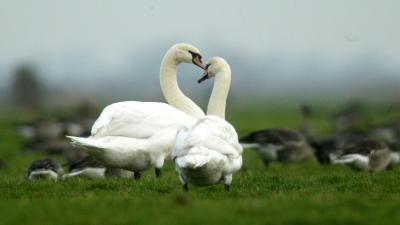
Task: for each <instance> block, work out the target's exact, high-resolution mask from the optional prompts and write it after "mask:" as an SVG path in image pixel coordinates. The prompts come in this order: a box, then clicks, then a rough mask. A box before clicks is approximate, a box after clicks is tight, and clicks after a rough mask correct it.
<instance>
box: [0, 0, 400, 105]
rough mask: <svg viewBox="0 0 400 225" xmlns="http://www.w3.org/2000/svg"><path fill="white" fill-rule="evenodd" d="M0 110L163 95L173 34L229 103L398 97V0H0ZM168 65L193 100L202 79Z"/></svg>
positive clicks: (206, 89)
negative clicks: (195, 51) (224, 72)
mask: <svg viewBox="0 0 400 225" xmlns="http://www.w3.org/2000/svg"><path fill="white" fill-rule="evenodd" d="M0 4H1V7H0V32H1V35H0V49H1V50H0V77H1V78H2V79H1V82H0V105H1V108H0V109H1V110H2V111H7V110H10V109H12V108H13V107H14V108H13V109H15V107H18V108H19V107H20V106H21V105H22V106H23V108H26V107H28V108H32V107H33V108H35V107H43V108H48V109H51V108H57V107H60V106H63V107H68V106H70V105H76V104H78V103H80V102H88V101H90V102H91V104H94V105H98V106H100V107H103V106H104V105H106V104H109V103H111V102H115V101H121V100H138V101H160V100H163V97H162V94H161V91H160V85H159V81H158V79H159V74H158V73H159V65H160V62H161V59H162V57H163V55H164V53H165V52H166V50H167V49H168V48H169V47H170V46H171V45H172V44H174V43H179V42H187V43H191V44H193V45H195V46H197V47H198V48H199V49H200V51H201V52H202V54H203V57H204V59H205V61H206V59H207V58H210V57H212V56H221V57H224V58H225V59H226V60H227V61H228V62H229V63H230V65H231V67H232V71H233V84H232V89H231V93H230V104H229V107H230V108H231V109H232V108H236V107H238V108H243V107H251V106H256V107H259V106H260V105H259V103H265V104H264V105H262V106H263V107H268V104H273V103H277V104H293V103H295V104H293V105H294V106H295V107H296V106H297V105H296V104H297V103H299V102H304V101H306V102H309V103H312V104H332V103H335V104H336V103H343V102H346V101H348V100H359V101H364V102H374V103H376V102H378V103H381V102H383V103H388V102H389V103H394V102H397V101H400V97H399V91H398V89H399V86H400V65H399V63H398V62H399V61H400V45H399V44H398V40H399V39H400V28H399V26H398V19H399V16H398V15H399V14H398V9H399V7H400V2H398V1H395V0H393V1H391V0H387V1H372V0H370V1H365V0H359V1H357V0H355V1H346V0H339V1H329V2H327V1H312V0H306V1H297V0H284V1H246V4H244V3H243V2H242V1H232V0H220V1H211V0H203V1H188V0H186V1H180V0H170V1H161V0H159V1H155V0H151V1H94V0H88V1H76V0H72V1H50V0H40V1H19V0H12V1H11V0H0ZM200 75H201V71H200V70H199V69H197V68H196V67H194V66H191V65H182V66H180V68H179V75H178V79H179V82H180V85H181V87H182V89H183V90H184V92H185V93H186V94H187V95H188V96H189V97H190V98H192V99H194V100H195V101H196V102H198V103H199V104H200V105H201V106H202V107H203V108H204V107H205V106H206V102H207V100H208V97H209V94H210V92H211V88H212V82H208V83H206V84H201V85H198V84H197V82H196V80H197V79H198V77H199V76H200Z"/></svg>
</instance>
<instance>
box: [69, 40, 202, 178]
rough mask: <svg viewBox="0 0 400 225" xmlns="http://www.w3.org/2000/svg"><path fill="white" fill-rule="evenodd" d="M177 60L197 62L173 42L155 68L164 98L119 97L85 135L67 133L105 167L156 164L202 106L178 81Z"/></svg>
mask: <svg viewBox="0 0 400 225" xmlns="http://www.w3.org/2000/svg"><path fill="white" fill-rule="evenodd" d="M180 63H193V64H195V65H197V66H199V67H201V68H203V69H204V68H205V66H204V65H203V64H202V62H201V55H200V52H199V50H198V49H197V48H195V47H194V46H192V45H189V44H176V45H174V46H172V47H171V48H170V49H169V50H168V51H167V53H166V54H165V56H164V58H163V60H162V63H161V68H160V83H161V88H162V91H163V93H164V96H165V99H166V100H167V102H168V103H169V104H170V105H168V104H165V103H159V102H136V101H128V102H119V103H114V104H111V105H109V106H107V107H106V108H105V109H104V110H103V112H102V113H101V115H100V117H99V118H98V119H97V121H96V122H95V123H94V125H93V127H92V131H91V136H90V137H88V138H81V137H72V136H68V138H69V139H71V140H72V143H73V144H74V145H77V146H80V147H84V149H85V150H86V151H87V152H88V153H89V154H90V155H92V156H94V157H95V158H96V159H97V160H99V161H100V162H101V163H103V164H104V165H105V166H106V167H107V168H123V169H126V170H130V171H133V172H134V173H135V177H140V172H141V171H144V170H146V169H149V168H150V167H155V168H156V175H157V176H160V175H161V168H162V166H163V164H164V160H165V158H166V157H169V156H170V153H171V148H172V145H173V142H174V140H175V136H176V133H177V129H178V127H180V126H182V125H183V124H185V123H187V122H189V121H191V120H194V119H193V118H199V117H202V116H204V112H203V111H202V110H201V109H200V108H199V107H198V106H197V105H196V104H195V103H194V102H193V101H191V100H190V99H189V98H188V97H186V96H185V95H184V94H183V93H182V91H181V90H180V89H179V87H178V83H177V79H176V74H177V66H178V65H179V64H180Z"/></svg>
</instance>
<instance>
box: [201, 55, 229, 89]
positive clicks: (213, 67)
mask: <svg viewBox="0 0 400 225" xmlns="http://www.w3.org/2000/svg"><path fill="white" fill-rule="evenodd" d="M225 70H230V67H229V64H228V63H227V62H226V61H225V59H223V58H221V57H213V58H211V59H210V60H208V62H207V64H206V66H205V71H204V73H203V75H202V76H201V78H200V79H199V80H198V81H197V82H198V83H201V82H203V81H205V80H207V79H210V78H212V77H215V75H216V74H217V73H219V72H222V71H225Z"/></svg>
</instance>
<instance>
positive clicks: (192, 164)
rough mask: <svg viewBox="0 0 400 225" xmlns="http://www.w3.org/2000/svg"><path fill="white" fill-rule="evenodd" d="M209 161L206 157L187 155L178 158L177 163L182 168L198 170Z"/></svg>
mask: <svg viewBox="0 0 400 225" xmlns="http://www.w3.org/2000/svg"><path fill="white" fill-rule="evenodd" d="M209 161H210V159H209V157H207V156H204V155H186V156H183V157H179V158H177V159H176V160H175V163H176V165H177V166H178V167H180V168H189V169H197V168H200V167H202V166H204V165H205V164H207V163H208V162H209Z"/></svg>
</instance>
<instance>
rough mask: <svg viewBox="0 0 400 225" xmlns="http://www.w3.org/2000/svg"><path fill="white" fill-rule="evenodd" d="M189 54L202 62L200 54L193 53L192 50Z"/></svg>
mask: <svg viewBox="0 0 400 225" xmlns="http://www.w3.org/2000/svg"><path fill="white" fill-rule="evenodd" d="M189 53H190V54H191V55H192V58H193V59H194V58H196V57H197V58H199V59H200V60H201V55H200V54H199V53H196V52H192V51H191V50H189Z"/></svg>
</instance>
